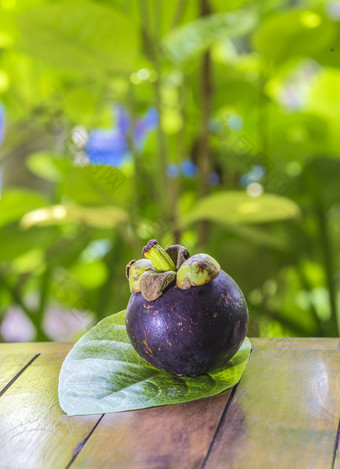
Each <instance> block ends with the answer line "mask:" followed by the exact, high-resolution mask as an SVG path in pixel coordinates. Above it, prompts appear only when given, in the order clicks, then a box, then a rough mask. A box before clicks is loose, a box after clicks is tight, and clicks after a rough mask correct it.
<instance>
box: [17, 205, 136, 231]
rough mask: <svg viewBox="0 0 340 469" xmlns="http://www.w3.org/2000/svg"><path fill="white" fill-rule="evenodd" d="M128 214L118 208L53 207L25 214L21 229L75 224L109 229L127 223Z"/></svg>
mask: <svg viewBox="0 0 340 469" xmlns="http://www.w3.org/2000/svg"><path fill="white" fill-rule="evenodd" d="M127 218H128V214H127V212H125V210H123V209H121V208H119V207H105V206H104V207H84V206H80V205H78V206H77V205H72V206H66V205H53V206H52V207H47V208H41V209H38V210H33V211H32V212H29V213H26V215H24V216H23V217H22V219H21V225H22V226H23V228H31V227H32V226H49V225H56V224H62V223H77V224H84V225H90V226H94V227H97V228H111V227H114V226H116V225H118V224H119V223H124V222H126V221H127Z"/></svg>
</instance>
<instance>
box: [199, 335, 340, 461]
mask: <svg viewBox="0 0 340 469" xmlns="http://www.w3.org/2000/svg"><path fill="white" fill-rule="evenodd" d="M318 343H319V344H320V347H318ZM330 343H332V347H327V343H325V341H324V340H320V341H311V342H308V343H307V344H306V345H307V348H304V347H299V346H297V347H295V344H296V341H295V340H291V341H288V342H287V341H286V342H281V347H280V346H279V343H278V342H277V341H272V342H271V345H269V344H267V345H266V346H265V347H261V346H260V344H259V342H258V341H256V340H254V345H256V346H255V347H254V351H253V352H252V355H251V357H250V360H249V363H248V366H247V368H246V370H245V373H244V375H243V377H242V379H241V382H240V384H239V386H238V389H237V391H236V393H235V396H234V398H233V400H232V402H231V404H230V407H229V409H228V412H227V414H226V416H225V418H224V420H223V422H222V424H221V427H220V430H219V432H218V434H217V435H216V438H215V439H214V442H213V444H212V447H211V451H210V454H209V456H208V458H207V461H206V464H205V469H219V468H223V469H225V468H237V469H242V468H247V469H248V468H249V465H251V467H252V469H253V468H254V469H256V468H263V467H275V469H280V468H282V469H283V468H284V469H286V468H289V467H291V468H295V467H298V468H299V469H307V468H308V469H312V468H315V469H322V468H331V463H332V457H333V451H334V445H335V438H336V431H337V426H338V420H339V414H340V350H337V349H336V348H333V345H334V341H333V342H332V341H331V342H330ZM300 344H301V341H300ZM258 345H259V346H258ZM296 345H299V344H298V343H297V344H296ZM325 345H326V346H325Z"/></svg>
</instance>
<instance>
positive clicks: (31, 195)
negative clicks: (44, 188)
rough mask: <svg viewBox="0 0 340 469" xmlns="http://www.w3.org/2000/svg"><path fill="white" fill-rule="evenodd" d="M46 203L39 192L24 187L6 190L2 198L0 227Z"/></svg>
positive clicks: (0, 200)
mask: <svg viewBox="0 0 340 469" xmlns="http://www.w3.org/2000/svg"><path fill="white" fill-rule="evenodd" d="M46 203H47V202H46V200H45V199H44V197H43V196H42V195H41V194H39V192H34V191H30V190H23V189H12V190H9V191H7V192H5V193H4V194H3V196H2V198H1V199H0V227H1V226H4V225H8V224H9V223H13V222H15V221H17V220H19V219H20V218H21V217H22V216H23V215H24V214H25V213H26V212H29V211H31V210H33V209H35V208H37V207H41V206H44V205H46Z"/></svg>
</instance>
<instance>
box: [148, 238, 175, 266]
mask: <svg viewBox="0 0 340 469" xmlns="http://www.w3.org/2000/svg"><path fill="white" fill-rule="evenodd" d="M143 256H144V257H146V258H147V259H150V261H151V262H152V263H153V265H154V266H155V267H156V269H157V270H158V272H167V271H169V270H173V271H176V266H175V264H174V263H173V261H172V259H171V257H170V256H169V254H168V253H166V252H165V251H164V249H163V248H162V247H161V246H160V245H159V244H158V242H157V240H156V239H151V240H150V241H149V242H148V244H147V245H146V246H144V248H143Z"/></svg>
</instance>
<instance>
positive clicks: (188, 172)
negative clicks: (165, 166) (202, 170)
mask: <svg viewBox="0 0 340 469" xmlns="http://www.w3.org/2000/svg"><path fill="white" fill-rule="evenodd" d="M181 170H182V174H183V176H185V177H187V178H194V177H195V176H196V175H197V173H198V169H197V166H196V165H195V163H193V162H192V161H190V160H184V161H183V162H182V164H181Z"/></svg>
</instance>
